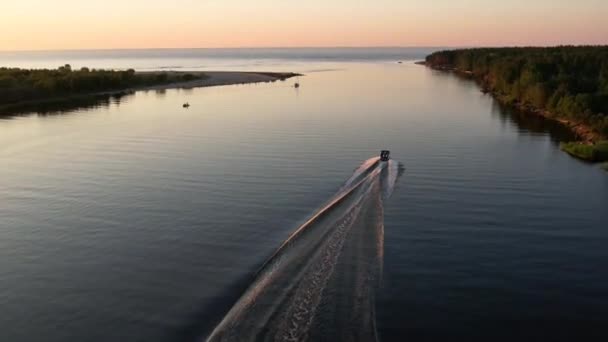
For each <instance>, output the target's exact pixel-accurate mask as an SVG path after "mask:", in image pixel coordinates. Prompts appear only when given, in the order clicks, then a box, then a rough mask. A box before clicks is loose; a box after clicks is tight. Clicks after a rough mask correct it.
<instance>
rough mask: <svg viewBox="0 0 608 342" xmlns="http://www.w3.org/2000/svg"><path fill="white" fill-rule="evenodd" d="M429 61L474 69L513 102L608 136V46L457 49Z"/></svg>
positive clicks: (482, 80)
mask: <svg viewBox="0 0 608 342" xmlns="http://www.w3.org/2000/svg"><path fill="white" fill-rule="evenodd" d="M426 62H427V65H429V66H431V67H433V68H437V69H446V70H447V69H449V70H457V71H460V72H463V73H466V74H469V75H471V76H472V77H473V78H474V79H475V80H477V81H478V82H480V83H481V84H482V86H483V87H484V88H485V89H486V90H487V91H491V92H493V93H495V94H496V95H498V96H499V97H500V98H501V99H502V100H504V101H505V102H507V103H511V104H515V103H518V104H523V105H526V106H532V107H534V108H536V109H541V110H546V111H548V112H550V113H551V114H553V115H554V116H555V117H557V118H564V119H568V120H572V121H575V122H581V123H584V124H586V125H589V126H590V127H592V128H593V129H595V130H597V131H598V132H600V133H602V134H604V135H607V136H608V47H606V46H579V47H575V46H560V47H552V48H533V47H530V48H487V49H464V50H451V51H440V52H437V53H434V54H431V55H429V56H428V57H427V58H426Z"/></svg>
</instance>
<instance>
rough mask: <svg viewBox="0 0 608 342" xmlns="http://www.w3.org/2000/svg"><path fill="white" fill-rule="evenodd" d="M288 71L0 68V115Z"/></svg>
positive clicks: (282, 75) (263, 78) (273, 77)
mask: <svg viewBox="0 0 608 342" xmlns="http://www.w3.org/2000/svg"><path fill="white" fill-rule="evenodd" d="M295 76H300V75H299V74H296V73H291V72H238V71H204V72H199V71H179V72H178V71H149V72H136V71H135V70H133V69H129V70H101V69H97V70H96V69H88V68H81V69H79V70H72V68H71V67H70V65H67V64H66V65H65V66H62V67H60V68H58V69H19V68H0V115H5V116H6V115H12V114H16V113H20V112H30V111H33V112H36V111H39V110H40V111H46V110H47V108H49V107H52V108H58V109H60V108H62V105H63V104H65V105H66V108H68V107H74V106H80V105H86V104H87V103H91V104H92V103H95V102H97V101H99V100H103V99H104V98H107V97H110V96H121V95H124V94H128V93H132V92H134V91H138V90H163V89H174V88H196V87H211V86H220V85H233V84H249V83H261V82H275V81H284V80H286V79H288V78H291V77H295Z"/></svg>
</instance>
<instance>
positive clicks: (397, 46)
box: [0, 44, 608, 53]
mask: <svg viewBox="0 0 608 342" xmlns="http://www.w3.org/2000/svg"><path fill="white" fill-rule="evenodd" d="M561 46H581V47H585V46H590V47H591V46H595V47H602V46H607V47H608V44H555V45H437V46H430V45H429V46H423V45H420V46H415V45H409V46H408V45H377V46H375V45H372V46H365V45H360V46H359V45H357V46H339V45H337V46H239V47H148V48H83V49H74V48H66V49H23V50H3V49H0V53H10V52H17V53H18V52H76V51H142V50H245V49H248V50H264V49H266V50H268V49H285V50H288V49H293V50H298V49H471V48H535V47H538V48H541V47H561Z"/></svg>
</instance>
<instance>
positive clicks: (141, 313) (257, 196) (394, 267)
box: [0, 55, 608, 341]
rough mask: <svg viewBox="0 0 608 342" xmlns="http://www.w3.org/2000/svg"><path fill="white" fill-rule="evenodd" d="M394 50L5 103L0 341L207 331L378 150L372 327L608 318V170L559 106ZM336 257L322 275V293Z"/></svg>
mask: <svg viewBox="0 0 608 342" xmlns="http://www.w3.org/2000/svg"><path fill="white" fill-rule="evenodd" d="M275 57H276V56H275ZM390 57H391V58H390V59H389V58H374V59H371V60H361V59H356V60H355V59H354V58H352V57H349V58H345V59H344V60H327V59H320V58H318V57H317V58H309V59H306V60H301V59H298V60H297V61H291V60H289V59H273V60H272V61H273V62H272V63H274V65H275V67H276V69H272V70H264V71H293V72H303V73H306V74H307V75H306V76H305V77H301V78H300V79H299V80H297V81H299V82H300V83H301V87H300V88H299V89H294V88H293V82H295V81H296V80H291V81H286V82H277V83H273V84H255V85H238V86H225V87H213V88H200V89H190V90H166V91H148V92H136V93H134V94H130V95H127V96H124V97H121V98H116V99H111V100H110V101H107V102H105V103H100V104H96V105H94V106H88V107H85V108H81V109H78V110H73V111H65V112H62V113H61V114H59V113H57V112H54V111H52V112H51V113H49V114H48V115H37V114H29V115H28V114H24V115H22V116H18V117H11V118H4V119H0V165H1V166H2V167H0V219H1V220H0V283H1V284H2V286H0V305H1V307H2V310H3V315H2V316H0V327H2V329H0V340H6V341H32V340H37V339H40V338H43V339H44V340H46V341H66V340H74V341H77V340H87V341H114V340H132V341H196V340H204V339H205V338H206V337H207V336H208V335H209V334H210V333H211V332H212V331H213V329H215V328H216V327H217V326H218V324H220V322H221V321H222V320H223V319H224V318H225V317H227V316H226V314H227V313H229V310H230V309H231V308H233V307H234V305H235V304H237V303H238V300H239V298H240V297H241V295H242V294H243V293H246V290H247V288H249V287H250V285H251V284H252V282H253V281H255V279H256V278H255V275H256V273H257V271H258V270H259V269H260V267H262V265H263V264H264V262H265V261H266V260H268V258H269V257H271V256H272V255H273V254H274V253H275V251H276V250H277V249H278V248H279V246H281V245H282V244H283V243H284V242H285V241H286V239H288V237H289V236H290V235H291V234H292V233H293V232H294V230H296V229H297V228H298V227H300V226H301V225H302V224H303V223H305V222H306V220H307V219H308V218H310V216H311V215H312V214H313V213H315V212H317V211H318V209H319V208H322V207H323V206H324V205H325V204H327V201H328V200H330V199H331V198H332V196H334V195H335V194H336V192H338V191H339V190H340V189H341V187H342V186H343V184H344V182H345V181H346V180H347V179H348V178H349V177H351V176H352V175H353V170H354V169H355V168H357V167H358V166H359V165H361V163H362V162H364V161H365V160H367V159H368V158H370V157H373V156H376V155H377V154H378V152H379V151H380V150H381V149H385V148H386V149H390V150H391V151H392V155H393V158H394V159H395V160H396V161H399V162H402V163H403V164H404V165H405V168H406V170H405V173H404V174H403V175H402V176H401V177H400V179H399V180H398V181H397V182H396V185H395V189H394V192H393V194H392V196H391V197H390V198H389V199H387V200H386V201H384V202H383V203H382V214H383V215H382V216H383V231H382V241H383V243H382V245H381V248H380V252H381V253H382V258H381V259H382V269H381V271H382V272H381V273H380V274H381V277H380V279H379V281H378V286H377V289H376V290H375V291H374V296H375V303H374V304H375V305H370V308H369V309H370V310H372V307H373V310H375V311H374V314H375V324H376V327H375V328H376V329H377V334H378V337H379V339H380V340H382V341H401V340H404V339H411V340H415V341H420V340H439V339H448V338H449V339H457V340H465V339H466V340H479V341H482V340H483V341H486V340H488V339H491V340H501V339H502V340H513V339H518V338H528V339H530V338H537V339H547V340H571V339H575V338H576V339H580V338H583V339H585V338H586V339H589V337H596V338H597V339H603V338H605V337H606V333H605V332H604V329H603V327H604V325H605V323H606V322H607V321H608V287H607V286H606V284H608V273H607V272H605V268H606V265H608V249H606V248H605V246H606V245H607V244H608V228H606V221H607V220H608V210H606V208H607V207H608V177H607V176H606V172H605V171H603V170H602V169H601V168H600V167H598V166H596V165H590V164H586V163H583V162H580V161H578V160H576V159H574V158H571V157H570V156H568V155H567V154H565V153H563V152H561V151H560V150H559V144H558V142H559V140H560V139H561V137H562V136H563V135H562V134H567V132H563V131H562V130H561V129H560V127H559V126H555V125H553V124H550V123H547V122H545V121H543V120H539V119H538V118H534V119H532V118H529V119H528V118H527V117H525V116H521V115H518V114H517V113H515V112H510V111H509V110H507V109H503V108H501V107H500V106H498V105H497V104H496V103H495V102H494V101H493V100H492V98H491V97H489V96H488V95H484V94H482V93H481V92H480V91H479V89H478V88H477V86H476V85H475V84H474V83H473V82H469V81H464V80H461V79H458V78H457V77H454V76H452V75H449V74H445V73H441V72H437V71H432V70H429V69H427V68H424V67H422V66H418V65H415V64H413V63H411V62H406V63H403V64H397V63H396V60H393V58H392V57H393V56H392V55H391V56H390ZM269 60H270V59H264V60H263V62H262V64H263V65H264V66H265V68H264V69H271V68H270V64H271V63H270V62H268V61H269ZM240 61H241V62H239V63H240V64H243V65H245V64H246V65H247V66H246V67H243V68H242V70H252V69H255V68H256V62H251V61H250V62H249V64H247V63H248V62H247V60H246V59H241V60H240ZM102 62H103V61H97V62H96V63H98V64H102ZM41 63H42V62H41ZM47 63H48V61H47ZM146 63H147V64H150V65H151V64H152V62H146ZM146 63H143V64H146ZM143 64H142V65H143ZM159 64H163V65H164V64H170V63H169V62H167V61H162V63H159ZM236 64H238V63H235V65H236ZM109 67H112V65H109ZM209 68H210V69H209V70H212V69H216V70H218V69H221V68H212V66H211V67H209ZM184 102H188V103H190V105H191V107H190V108H189V109H184V108H182V106H181V105H182V104H183V103H184ZM53 113H55V114H56V115H51V114H53ZM370 191H371V193H374V191H378V190H375V189H374V188H373V187H371V188H370ZM370 198H378V197H373V196H372V197H370ZM355 207H356V206H355ZM363 207H365V206H363ZM369 208H375V207H373V206H369ZM372 214H374V213H372ZM372 216H373V215H372ZM346 217H348V216H346ZM366 217H367V216H366ZM345 222H349V221H348V220H347V221H345ZM376 223H377V221H375V223H373V224H370V225H369V226H370V227H372V229H377V228H378V225H377V224H376ZM353 227H358V226H353ZM358 228H360V227H358ZM358 228H357V229H358ZM336 232H337V233H339V232H340V231H339V230H336ZM375 232H377V230H375ZM368 233H369V232H368ZM335 236H336V238H335V241H340V239H339V238H340V236H341V235H339V234H338V235H335ZM370 236H373V237H374V238H377V237H378V235H377V234H376V235H373V234H371V235H370ZM313 238H318V237H315V236H313ZM315 241H317V240H315ZM323 241H325V240H323ZM335 241H334V240H331V239H330V240H327V243H328V244H330V245H331V246H336V245H335V244H333V243H334V242H335ZM349 241H350V240H345V243H351V242H349ZM353 241H354V240H353ZM336 243H338V242H336ZM338 244H339V243H338ZM353 246H356V243H355V244H351V245H349V246H348V247H347V248H345V249H343V250H345V251H347V253H346V254H344V255H349V256H352V257H353V258H357V257H358V255H359V254H357V251H359V250H358V249H356V248H355V247H353ZM376 247H377V246H376ZM297 250H299V248H296V251H297ZM296 254H297V253H296ZM302 255H303V256H306V255H310V254H306V253H303V254H302ZM374 255H376V254H374ZM291 258H293V259H294V260H296V261H295V262H298V258H297V255H295V256H292V257H291ZM341 262H342V263H344V262H345V261H344V260H342V261H341ZM335 264H336V265H338V264H339V262H338V261H336V263H335ZM290 265H291V264H290ZM335 269H336V270H341V269H345V268H343V267H336V268H335ZM363 269H365V267H363ZM349 272H350V273H348V272H346V273H340V274H342V275H343V277H342V278H336V279H333V280H327V283H326V284H327V286H325V290H324V291H327V292H326V293H327V294H332V295H334V296H338V297H339V296H340V289H341V288H342V287H343V286H342V285H340V284H343V282H344V281H348V280H349V279H356V277H354V276H352V275H353V274H357V273H356V272H355V273H353V272H352V271H349ZM374 272H376V271H374ZM319 303H323V301H322V300H321V301H320V302H319ZM320 305H321V304H320ZM342 309H343V307H340V310H342ZM327 312H331V311H327ZM341 312H343V311H341ZM353 312H356V311H353ZM319 331H320V330H317V332H316V333H317V335H315V332H313V334H312V335H311V336H315V337H319V336H334V335H332V334H331V332H332V331H335V330H329V333H328V334H327V335H322V334H319Z"/></svg>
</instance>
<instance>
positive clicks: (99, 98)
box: [0, 91, 134, 118]
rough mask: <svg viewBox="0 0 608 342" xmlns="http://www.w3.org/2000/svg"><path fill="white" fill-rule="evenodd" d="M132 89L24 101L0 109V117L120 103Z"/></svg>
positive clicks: (56, 113) (66, 110) (42, 113)
mask: <svg viewBox="0 0 608 342" xmlns="http://www.w3.org/2000/svg"><path fill="white" fill-rule="evenodd" d="M133 94H134V92H132V91H124V92H120V93H113V94H97V95H90V96H78V97H73V98H67V99H60V100H54V101H45V102H41V103H24V104H19V105H15V106H12V107H5V108H4V109H3V110H2V111H0V117H3V118H10V117H13V116H22V115H29V114H36V115H39V116H49V115H65V114H70V113H72V112H75V111H77V110H82V109H97V108H107V107H109V106H110V105H120V103H121V101H124V100H125V97H128V96H131V95H133Z"/></svg>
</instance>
